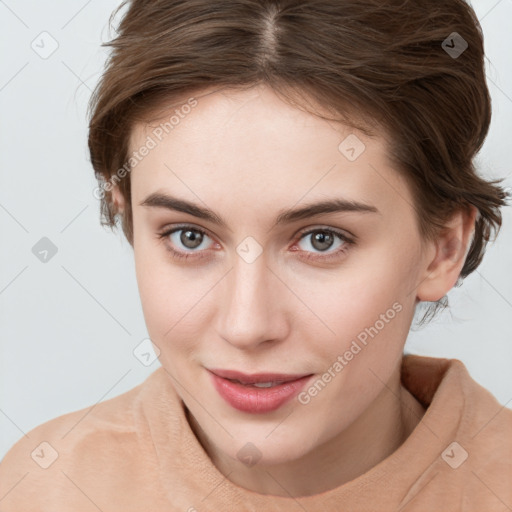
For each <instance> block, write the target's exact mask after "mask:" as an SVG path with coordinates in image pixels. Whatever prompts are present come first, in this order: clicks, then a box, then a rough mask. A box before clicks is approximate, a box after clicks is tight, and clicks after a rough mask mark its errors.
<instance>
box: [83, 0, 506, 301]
mask: <svg viewBox="0 0 512 512" xmlns="http://www.w3.org/2000/svg"><path fill="white" fill-rule="evenodd" d="M124 7H127V11H126V13H125V14H124V15H123V17H122V20H121V23H120V25H119V27H118V29H117V32H118V35H117V37H115V38H114V39H113V40H112V41H110V42H108V43H104V46H110V47H111V48H112V52H111V54H110V57H109V60H108V61H107V64H106V69H105V71H104V73H103V75H102V77H101V79H100V81H99V83H98V85H97V87H96V89H95V91H94V93H93V96H92V97H91V102H90V106H89V107H90V126H89V149H90V157H91V162H92V165H93V167H94V170H95V172H96V176H97V177H98V180H99V183H100V185H101V184H102V183H105V181H108V180H110V179H111V178H112V176H113V175H114V174H115V172H116V170H118V169H120V168H121V167H122V166H125V164H126V162H127V161H128V150H129V147H128V146H129V138H130V134H131V130H132V128H133V126H134V123H135V122H137V121H142V120H147V119H148V116H149V115H150V114H151V113H152V112H154V109H155V108H156V107H158V106H162V105H164V104H170V103H172V101H173V100H175V99H177V98H181V97H183V95H186V94H189V95H192V94H194V93H197V92H200V91H203V90H207V89H210V88H212V87H213V88H218V89H222V88H250V87H253V86H255V85H256V84H259V83H264V84H268V85H269V86H271V87H272V88H273V89H274V90H275V91H276V92H278V93H279V94H281V96H282V97H283V98H286V99H288V101H290V102H292V103H294V104H295V100H296V99H297V97H299V96H300V97H302V98H303V99H304V101H303V102H302V103H301V101H298V102H297V103H296V106H300V105H301V104H302V105H304V104H305V103H306V98H309V99H312V100H313V102H314V104H316V105H318V106H321V107H324V109H326V110H327V111H329V112H332V113H333V119H337V120H341V121H343V122H345V123H346V124H347V125H349V126H353V127H355V128H357V129H360V130H362V131H363V132H365V133H366V134H367V135H372V134H373V133H374V131H372V129H375V128H378V129H382V128H383V129H384V133H386V134H387V135H388V136H389V138H388V141H389V142H388V144H389V157H390V159H391V161H392V163H393V164H394V166H395V168H396V169H397V171H399V172H401V173H403V175H404V176H405V177H406V179H407V181H408V183H409V185H410V187H411V191H412V194H413V197H414V201H415V204H414V206H415V209H416V213H417V221H418V226H419V229H420V232H421V234H422V236H423V237H424V238H425V239H429V238H432V237H434V236H435V235H436V234H438V233H439V230H440V229H442V227H443V225H444V223H445V222H446V220H447V219H448V218H449V217H450V215H451V214H453V213H454V212H455V211H457V210H459V209H464V208H467V207H468V206H469V205H474V206H476V207H477V209H478V212H479V213H478V216H477V221H476V228H475V233H474V237H473V240H472V242H471V246H470V249H469V252H468V254H467V257H466V261H465V263H464V266H463V268H462V271H461V274H460V278H459V284H460V282H461V280H462V278H464V277H466V276H467V275H468V274H470V273H471V272H473V271H474V270H475V269H476V268H477V267H478V265H479V264H480V262H481V260H482V257H483V254H484V252H485V246H486V244H487V242H488V241H489V240H490V239H491V236H492V234H493V232H495V234H497V233H498V231H499V229H500V226H501V212H500V207H501V206H503V205H505V204H506V201H505V199H506V194H505V192H504V190H503V189H502V188H501V187H500V186H499V185H498V184H499V183H500V181H501V180H495V181H486V180H484V179H483V178H482V177H480V176H479V175H478V174H477V171H476V169H475V166H474V163H473V159H474V157H475V155H476V153H477V152H478V151H479V150H480V148H481V146H482V144H483V142H484V140H485V137H486V135H487V132H488V129H489V124H490V119H491V101H490V96H489V91H488V89H487V85H486V80H485V66H484V48H483V35H482V30H481V26H480V24H479V21H478V19H477V17H476V14H475V13H474V11H473V9H472V8H471V7H470V6H469V5H468V4H467V3H466V2H465V1H463V0H386V1H385V2H383V1H382V0H215V1H212V0H131V1H128V0H125V1H124V2H123V3H122V4H121V5H120V6H119V7H118V9H117V10H116V11H114V13H113V15H112V17H111V22H112V20H113V18H114V16H115V15H117V14H118V12H119V11H120V10H121V9H123V8H124ZM454 33H456V34H454ZM454 37H455V38H458V39H457V41H459V42H460V41H465V43H467V49H466V50H465V51H463V53H462V54H460V55H457V56H454V55H453V54H450V53H449V52H448V51H446V47H445V46H444V44H446V43H444V44H443V41H446V40H448V41H449V43H450V44H449V46H450V47H453V46H454V42H453V41H454V39H453V38H454ZM450 38H451V39H450ZM292 92H294V93H298V94H295V95H293V94H292ZM292 96H294V97H292ZM358 123H359V124H358ZM125 169H126V167H125ZM123 175H124V176H125V177H123V179H121V180H120V181H119V185H118V186H119V189H120V191H121V193H122V194H123V196H124V198H125V200H126V205H125V211H124V214H123V216H122V228H123V232H124V234H125V236H126V238H127V240H128V241H129V243H130V244H131V245H133V224H132V222H133V219H132V205H131V193H130V175H129V173H126V172H124V173H123ZM116 213H117V212H116V208H115V205H114V204H113V202H112V195H111V193H110V191H109V190H108V189H107V190H106V193H104V194H102V197H101V213H100V216H101V222H102V224H103V225H107V226H110V227H114V226H115V225H116ZM440 303H441V302H439V303H437V305H438V306H439V304H440Z"/></svg>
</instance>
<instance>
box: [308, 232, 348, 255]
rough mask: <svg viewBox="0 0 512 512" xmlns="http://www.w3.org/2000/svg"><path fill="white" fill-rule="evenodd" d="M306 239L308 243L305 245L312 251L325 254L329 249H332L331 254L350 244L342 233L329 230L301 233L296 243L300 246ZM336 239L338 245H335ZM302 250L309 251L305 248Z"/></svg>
mask: <svg viewBox="0 0 512 512" xmlns="http://www.w3.org/2000/svg"><path fill="white" fill-rule="evenodd" d="M308 238H309V240H310V242H309V244H307V245H309V246H310V247H313V249H314V250H316V251H319V252H320V253H324V252H327V251H328V250H329V249H333V252H337V251H336V249H339V248H340V247H344V246H345V245H347V244H349V243H351V240H350V239H349V238H348V237H347V236H345V235H344V234H343V233H340V232H338V231H333V230H331V229H320V228H317V229H313V230H310V231H308V232H306V233H302V236H301V238H300V240H299V242H298V243H299V244H300V243H301V242H302V241H303V240H307V239H308ZM336 239H338V244H336ZM302 250H305V251H310V250H311V249H310V248H308V247H306V248H302ZM313 252H314V251H313Z"/></svg>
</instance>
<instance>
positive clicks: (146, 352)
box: [133, 338, 160, 366]
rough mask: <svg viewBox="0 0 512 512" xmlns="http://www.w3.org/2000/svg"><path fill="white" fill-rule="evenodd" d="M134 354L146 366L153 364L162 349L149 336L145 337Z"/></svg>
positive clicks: (134, 350)
mask: <svg viewBox="0 0 512 512" xmlns="http://www.w3.org/2000/svg"><path fill="white" fill-rule="evenodd" d="M133 355H134V356H135V358H136V359H138V360H139V361H140V362H141V363H142V364H143V365H144V366H150V365H152V364H153V363H154V362H155V361H156V360H157V359H158V357H159V356H160V349H159V348H158V347H157V346H156V345H155V344H153V343H152V341H151V340H150V339H149V338H144V339H143V340H142V341H141V342H140V343H139V344H138V345H137V346H136V347H135V348H134V349H133Z"/></svg>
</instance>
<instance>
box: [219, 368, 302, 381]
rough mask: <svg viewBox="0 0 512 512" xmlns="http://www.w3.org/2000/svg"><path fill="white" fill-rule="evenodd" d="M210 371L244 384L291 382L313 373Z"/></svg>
mask: <svg viewBox="0 0 512 512" xmlns="http://www.w3.org/2000/svg"><path fill="white" fill-rule="evenodd" d="M209 371H210V372H212V373H214V374H215V375H217V376H219V377H222V378H224V379H231V380H239V381H240V382H241V383H242V384H257V383H260V382H291V381H293V380H297V379H301V378H302V377H307V376H309V375H312V374H311V373H301V374H294V375H291V374H285V373H252V374H248V373H242V372H239V371H236V370H222V369H217V368H213V369H209Z"/></svg>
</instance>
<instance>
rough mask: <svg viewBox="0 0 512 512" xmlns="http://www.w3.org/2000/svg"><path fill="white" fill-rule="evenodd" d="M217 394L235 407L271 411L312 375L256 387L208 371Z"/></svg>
mask: <svg viewBox="0 0 512 512" xmlns="http://www.w3.org/2000/svg"><path fill="white" fill-rule="evenodd" d="M210 375H211V376H212V379H213V385H214V386H215V389H216V390H217V391H218V393H219V395H220V396H221V397H222V398H224V400H226V402H227V403H228V404H229V405H231V407H234V408H235V409H237V410H239V411H243V412H250V413H253V414H258V413H260V414H261V413H266V412H272V411H275V410H276V409H279V407H281V406H282V405H284V404H285V403H286V402H288V401H290V400H291V399H292V398H293V397H294V396H295V395H297V394H298V393H299V392H300V390H301V389H302V388H304V386H305V385H306V383H307V381H308V380H309V379H310V378H311V377H312V375H307V376H306V377H302V378H300V379H297V380H293V381H290V382H283V383H282V384H278V385H277V386H273V387H271V388H256V387H253V386H244V385H243V384H238V383H236V382H231V381H230V380H228V379H224V378H222V377H219V376H218V375H215V374H214V373H211V372H210Z"/></svg>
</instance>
